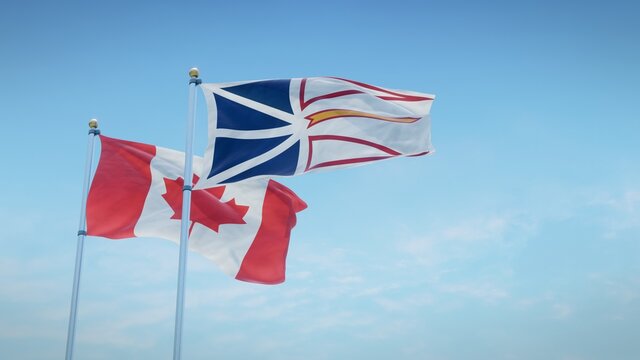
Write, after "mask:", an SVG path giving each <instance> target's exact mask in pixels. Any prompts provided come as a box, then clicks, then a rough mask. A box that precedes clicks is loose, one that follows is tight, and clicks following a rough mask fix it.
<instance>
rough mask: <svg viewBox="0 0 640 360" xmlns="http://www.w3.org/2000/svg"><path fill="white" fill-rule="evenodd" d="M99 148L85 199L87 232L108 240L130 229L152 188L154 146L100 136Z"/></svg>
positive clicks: (123, 235) (130, 234)
mask: <svg viewBox="0 0 640 360" xmlns="http://www.w3.org/2000/svg"><path fill="white" fill-rule="evenodd" d="M100 143H101V145H102V150H101V152H100V162H99V164H98V168H97V169H96V174H95V176H94V178H93V182H92V183H91V189H90V190H89V197H88V199H87V234H88V235H94V236H103V237H106V238H110V239H123V238H130V237H135V234H134V232H133V230H134V228H135V226H136V223H137V222H138V219H139V218H140V214H141V213H142V208H143V207H144V202H145V199H146V198H147V193H148V192H149V188H150V187H151V159H153V157H154V156H155V155H156V147H155V146H152V145H147V144H141V143H136V142H132V141H124V140H117V139H113V138H109V137H106V136H102V135H101V136H100Z"/></svg>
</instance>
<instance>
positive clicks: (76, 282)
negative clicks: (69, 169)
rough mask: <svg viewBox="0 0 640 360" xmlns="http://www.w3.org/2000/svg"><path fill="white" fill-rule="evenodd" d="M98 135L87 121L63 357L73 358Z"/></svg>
mask: <svg viewBox="0 0 640 360" xmlns="http://www.w3.org/2000/svg"><path fill="white" fill-rule="evenodd" d="M97 135H100V130H98V120H96V119H91V120H90V121H89V144H88V146H87V159H86V160H85V167H84V181H83V183H82V202H81V204H80V224H79V225H78V244H77V247H76V264H75V269H74V272H73V289H72V290H71V309H70V311H69V328H68V330H67V348H66V354H65V359H66V360H71V359H72V358H73V344H74V340H75V336H76V315H77V313H78V290H79V288H80V272H81V270H82V252H83V250H84V238H85V237H86V236H87V226H86V209H87V193H88V192H89V181H90V179H91V165H92V163H93V143H94V140H95V137H96V136H97Z"/></svg>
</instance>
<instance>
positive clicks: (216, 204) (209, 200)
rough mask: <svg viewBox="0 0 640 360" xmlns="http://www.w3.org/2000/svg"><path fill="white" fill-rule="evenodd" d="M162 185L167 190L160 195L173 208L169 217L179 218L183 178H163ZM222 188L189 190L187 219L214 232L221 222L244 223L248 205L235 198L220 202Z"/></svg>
mask: <svg viewBox="0 0 640 360" xmlns="http://www.w3.org/2000/svg"><path fill="white" fill-rule="evenodd" d="M197 181H198V177H197V176H195V175H194V177H193V183H196V182H197ZM164 185H165V188H166V189H167V192H166V193H164V194H162V197H163V198H164V200H165V201H166V202H167V204H169V206H170V207H171V209H173V212H174V214H173V216H171V219H181V218H182V187H183V186H184V179H183V178H182V177H179V178H177V179H168V178H164ZM224 190H225V186H217V187H214V188H208V189H198V190H192V191H191V214H190V216H189V219H190V220H191V221H193V224H195V223H200V224H202V225H204V226H206V227H208V228H209V229H211V230H213V231H215V232H218V228H219V227H220V225H222V224H246V222H245V221H244V220H243V218H244V216H245V215H246V214H247V211H249V207H248V206H244V205H238V204H236V199H235V198H234V199H231V200H229V201H227V202H222V201H221V200H220V198H221V197H222V194H224ZM193 224H192V225H191V226H192V227H193ZM189 232H191V230H189Z"/></svg>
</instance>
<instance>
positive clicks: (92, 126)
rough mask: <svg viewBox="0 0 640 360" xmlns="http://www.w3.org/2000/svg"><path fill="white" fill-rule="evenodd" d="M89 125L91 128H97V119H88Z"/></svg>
mask: <svg viewBox="0 0 640 360" xmlns="http://www.w3.org/2000/svg"><path fill="white" fill-rule="evenodd" d="M89 127H90V128H92V129H97V128H98V120H97V119H91V120H89Z"/></svg>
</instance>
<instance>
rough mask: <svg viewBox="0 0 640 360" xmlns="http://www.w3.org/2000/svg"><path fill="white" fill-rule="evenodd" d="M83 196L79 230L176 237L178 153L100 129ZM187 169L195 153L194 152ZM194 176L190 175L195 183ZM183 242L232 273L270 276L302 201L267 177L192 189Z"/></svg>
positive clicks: (275, 274)
mask: <svg viewBox="0 0 640 360" xmlns="http://www.w3.org/2000/svg"><path fill="white" fill-rule="evenodd" d="M100 139H101V146H102V150H101V153H100V162H99V164H98V167H97V169H96V173H95V176H94V178H93V181H92V184H91V188H90V190H89V197H88V200H87V234H88V235H93V236H101V237H105V238H109V239H124V238H132V237H154V238H162V239H167V240H171V241H174V242H176V243H179V240H180V219H181V215H182V188H183V185H184V179H183V178H182V176H183V171H184V169H183V167H184V153H182V152H179V151H175V150H171V149H166V148H162V147H157V146H153V145H148V144H142V143H137V142H131V141H125V140H118V139H114V138H109V137H106V136H100ZM193 166H194V169H200V168H201V167H202V158H199V157H194V160H193ZM197 180H198V176H196V175H194V179H193V182H194V183H196V182H197ZM191 197H192V201H191V216H190V220H191V223H190V227H189V234H190V235H189V248H190V249H191V250H194V251H196V252H198V253H200V254H202V255H204V256H205V257H207V258H209V259H211V260H212V261H213V262H215V263H216V264H217V265H218V266H219V267H220V268H221V269H222V271H224V272H225V273H226V274H228V275H230V276H232V277H235V278H236V279H238V280H242V281H249V282H256V283H262V284H278V283H281V282H283V281H284V279H285V260H286V257H287V251H288V248H289V236H290V233H291V229H292V228H293V227H294V226H295V224H296V213H297V212H299V211H302V210H304V209H305V208H306V207H307V205H306V204H305V202H304V201H303V200H302V199H300V198H299V197H298V196H297V195H296V194H295V193H294V192H293V191H291V190H290V189H289V188H287V187H286V186H284V185H282V184H280V183H278V182H276V181H274V180H269V179H258V180H257V181H254V180H252V181H245V182H239V183H234V184H229V185H225V186H217V187H211V188H203V189H194V190H192V194H191Z"/></svg>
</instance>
